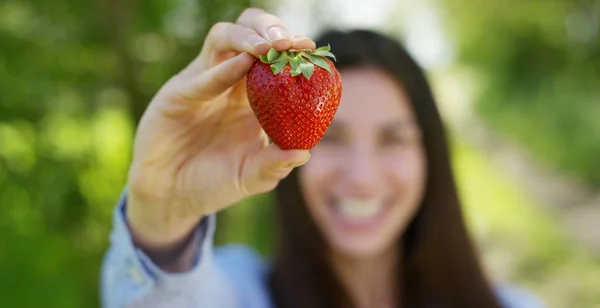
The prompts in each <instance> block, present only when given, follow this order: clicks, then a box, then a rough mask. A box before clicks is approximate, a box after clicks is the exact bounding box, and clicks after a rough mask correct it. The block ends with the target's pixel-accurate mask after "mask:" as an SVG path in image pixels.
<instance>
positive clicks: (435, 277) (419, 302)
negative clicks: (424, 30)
mask: <svg viewBox="0 0 600 308" xmlns="http://www.w3.org/2000/svg"><path fill="white" fill-rule="evenodd" d="M326 44H330V45H331V49H332V51H333V52H334V53H335V55H336V58H337V62H335V65H336V67H337V68H338V69H339V70H340V71H343V70H344V69H346V68H357V67H375V68H378V69H381V70H383V71H385V72H387V73H388V74H389V75H390V76H392V77H394V78H395V80H396V81H397V82H398V84H399V85H401V86H402V87H403V88H404V89H405V90H406V91H407V94H408V96H409V98H410V102H411V104H412V108H413V110H414V112H415V114H416V117H417V120H418V124H419V126H420V129H421V131H422V133H423V143H424V148H425V152H426V161H427V166H428V167H427V172H428V174H427V182H426V188H425V193H424V196H423V199H422V201H421V204H420V207H419V210H418V211H417V213H416V214H415V216H414V218H413V220H412V221H411V222H410V224H409V226H408V227H407V229H406V231H405V232H404V234H403V235H402V236H401V238H399V239H398V242H397V245H403V247H401V249H400V251H401V252H402V253H403V255H402V256H401V257H400V258H399V260H398V262H399V264H398V265H399V266H398V269H399V270H398V279H397V280H398V281H400V282H401V283H399V284H398V288H399V289H398V290H397V292H396V293H395V294H397V295H398V298H397V302H398V303H399V305H400V306H402V307H419V308H421V307H444V308H446V307H460V308H470V307H472V308H494V307H500V305H499V304H498V300H497V298H496V297H495V296H494V292H493V289H492V287H491V286H490V283H489V282H488V281H487V279H486V277H485V275H484V273H483V271H482V268H481V266H480V263H479V260H478V257H477V254H476V251H475V249H474V245H473V243H472V241H471V239H470V238H469V235H468V232H467V229H466V226H465V222H464V220H463V217H462V213H461V206H460V201H459V197H458V193H457V189H456V184H455V180H454V175H453V171H452V167H451V163H450V153H449V149H448V142H447V139H446V135H445V131H444V127H443V123H442V120H441V118H440V115H439V112H438V110H437V107H436V103H435V101H434V98H433V95H432V93H431V90H430V87H429V85H428V82H427V80H426V77H425V74H424V73H423V71H422V70H421V68H420V67H419V66H418V65H417V63H416V62H415V61H414V60H413V59H412V58H411V56H410V55H409V54H408V53H407V52H406V50H405V49H404V48H403V46H402V45H400V43H398V42H397V41H395V40H393V39H391V38H389V37H387V36H385V35H382V34H379V33H377V32H374V31H371V30H355V31H351V32H340V31H330V32H327V33H325V34H324V35H322V36H321V38H320V39H319V40H317V46H323V45H326ZM275 201H276V202H275V204H276V216H277V222H278V229H277V237H278V241H277V246H276V248H275V255H274V258H273V267H272V272H271V274H270V279H269V284H270V289H271V292H272V295H273V299H274V301H275V304H276V305H277V307H281V308H295V307H298V308H306V307H311V308H332V307H354V306H353V303H352V301H351V298H350V296H349V294H348V292H347V290H345V288H344V287H343V285H342V283H341V282H340V281H339V279H338V278H337V276H336V275H335V273H334V270H333V268H332V266H331V264H330V263H329V261H328V259H327V257H326V253H327V247H328V246H327V243H326V240H325V238H324V236H323V235H322V234H321V233H320V231H319V229H318V228H317V226H316V224H315V222H314V221H313V220H312V218H311V216H310V214H309V212H308V209H307V207H306V205H305V200H304V198H303V195H302V192H301V191H300V186H299V183H298V171H296V170H294V171H293V172H292V173H291V174H290V175H289V176H288V177H287V178H285V179H284V180H282V181H281V182H280V184H279V185H278V186H277V188H276V190H275Z"/></svg>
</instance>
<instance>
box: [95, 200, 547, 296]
mask: <svg viewBox="0 0 600 308" xmlns="http://www.w3.org/2000/svg"><path fill="white" fill-rule="evenodd" d="M125 197H126V194H123V195H122V196H121V199H120V201H119V203H118V205H117V206H116V207H115V211H114V213H113V224H114V225H113V231H112V233H111V236H110V247H109V249H108V251H107V252H106V254H105V257H104V262H103V264H102V270H101V278H100V280H101V283H100V296H101V301H102V302H101V304H102V307H104V308H122V307H140V308H141V307H143V308H154V307H157V308H158V307H161V308H162V307H165V308H167V307H168V308H179V307H182V308H183V307H185V308H213V307H218V308H238V307H240V308H241V307H244V308H272V307H273V303H272V301H271V298H270V296H269V292H268V289H267V283H266V279H267V272H268V270H269V268H268V264H267V263H266V262H264V261H263V260H262V259H261V257H260V256H259V255H258V254H257V252H256V251H255V250H253V249H251V248H249V247H247V246H244V245H225V246H221V247H213V235H214V232H215V227H216V220H215V216H214V215H212V216H209V217H206V218H205V219H204V220H203V221H202V222H201V223H200V224H199V225H198V227H197V228H196V230H195V235H194V240H197V241H199V245H198V246H197V247H198V250H197V251H196V254H195V256H196V259H195V263H194V266H193V267H192V269H190V270H189V271H187V272H184V273H167V272H165V271H163V270H161V269H160V268H159V267H158V266H157V265H156V264H154V263H153V262H152V260H150V258H149V257H148V256H147V255H146V254H145V253H144V252H143V251H141V250H140V249H139V248H137V247H135V246H134V245H133V243H132V239H131V234H130V232H129V229H128V227H127V223H126V221H125V215H124V214H125V212H124V210H125V200H126V198H125ZM496 294H497V296H498V298H499V299H500V301H501V303H502V304H503V307H505V308H541V307H543V305H542V304H541V303H540V302H539V301H538V300H537V299H536V298H535V297H533V296H531V295H530V294H528V293H526V292H524V291H522V290H520V289H518V288H515V287H512V286H498V287H496Z"/></svg>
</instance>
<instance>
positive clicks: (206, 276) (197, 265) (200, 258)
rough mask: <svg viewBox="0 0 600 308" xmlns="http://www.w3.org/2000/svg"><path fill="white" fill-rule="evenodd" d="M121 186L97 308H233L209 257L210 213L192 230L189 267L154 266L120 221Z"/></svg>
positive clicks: (224, 283) (123, 197)
mask: <svg viewBox="0 0 600 308" xmlns="http://www.w3.org/2000/svg"><path fill="white" fill-rule="evenodd" d="M126 200H127V190H125V191H124V192H123V194H122V195H121V198H120V200H119V202H118V204H117V206H116V207H115V210H114V213H113V230H112V233H111V236H110V246H109V248H108V250H107V252H106V254H105V256H104V261H103V264H102V268H101V277H100V280H101V281H100V295H101V304H102V307H103V308H121V307H134V308H135V307H148V308H152V307H194V308H203V307H224V308H229V307H236V306H238V305H237V303H236V302H235V301H236V296H235V295H236V294H235V292H234V288H233V286H232V285H231V283H230V282H229V281H228V280H227V279H226V278H225V276H224V275H223V274H222V273H221V272H220V271H219V270H218V267H217V266H215V262H214V260H213V234H214V231H215V227H216V219H215V216H214V215H211V216H208V217H205V218H204V219H203V220H202V221H201V222H200V223H199V224H198V226H197V227H196V229H195V231H194V237H193V239H192V240H193V241H199V242H198V243H197V245H196V247H197V251H195V259H194V265H193V267H192V268H191V269H190V270H189V271H187V272H182V273H168V272H165V271H163V270H162V269H160V268H159V267H158V266H157V265H156V264H155V263H154V262H152V260H151V259H150V258H149V257H148V256H147V255H146V254H145V253H144V252H143V251H142V250H141V249H139V248H137V247H136V246H135V245H134V244H133V241H132V239H131V234H130V232H129V229H128V226H127V222H126V220H125V215H124V214H125V207H126V205H127V204H126Z"/></svg>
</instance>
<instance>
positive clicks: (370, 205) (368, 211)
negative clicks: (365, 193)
mask: <svg viewBox="0 0 600 308" xmlns="http://www.w3.org/2000/svg"><path fill="white" fill-rule="evenodd" d="M337 209H338V211H339V212H340V214H342V215H343V216H345V217H346V218H350V219H369V218H373V217H375V216H377V214H379V212H380V211H381V210H382V209H383V203H382V202H381V201H380V200H377V199H370V200H356V199H341V200H339V202H338V204H337Z"/></svg>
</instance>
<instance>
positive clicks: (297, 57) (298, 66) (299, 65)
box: [260, 45, 335, 80]
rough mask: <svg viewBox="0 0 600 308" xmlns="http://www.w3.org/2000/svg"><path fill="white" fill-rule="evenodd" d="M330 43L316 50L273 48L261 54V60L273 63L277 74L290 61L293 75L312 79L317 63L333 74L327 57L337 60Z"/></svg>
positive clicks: (272, 67)
mask: <svg viewBox="0 0 600 308" xmlns="http://www.w3.org/2000/svg"><path fill="white" fill-rule="evenodd" d="M329 50H330V47H329V45H327V46H323V47H319V48H317V49H315V50H293V49H290V50H284V51H277V50H275V48H271V49H270V50H269V52H268V53H267V55H261V56H260V61H261V62H263V63H266V64H271V71H272V72H273V74H274V75H277V74H279V73H281V71H283V68H284V67H285V66H286V65H287V64H288V63H289V64H290V67H291V70H290V74H291V75H292V76H294V77H295V76H298V75H300V74H302V75H303V76H304V77H306V79H309V80H310V77H311V76H312V74H313V72H314V70H315V65H316V66H318V67H320V68H323V69H325V70H326V71H328V72H329V73H330V74H331V67H329V63H327V61H325V57H331V58H333V60H334V61H335V56H334V55H333V54H332V53H331V52H330V51H329Z"/></svg>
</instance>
